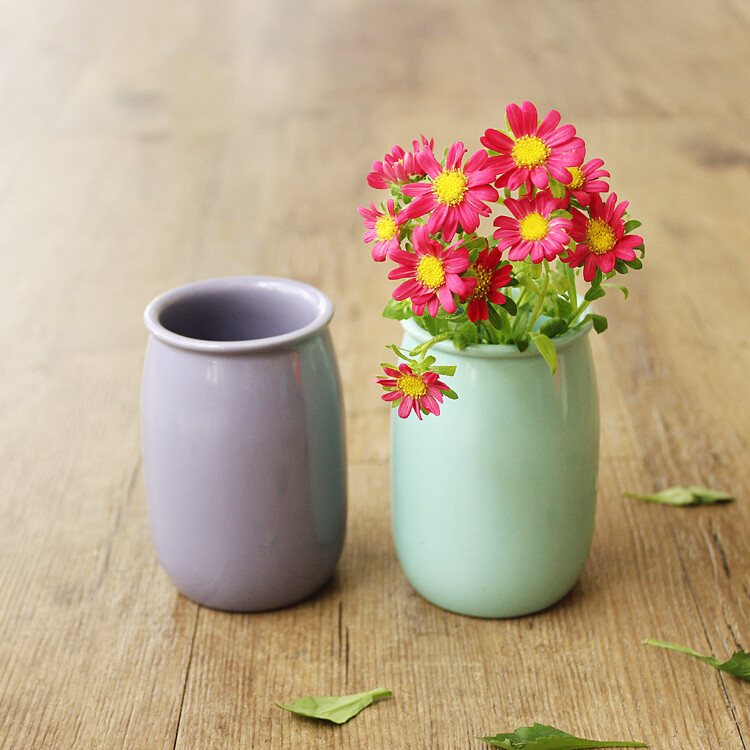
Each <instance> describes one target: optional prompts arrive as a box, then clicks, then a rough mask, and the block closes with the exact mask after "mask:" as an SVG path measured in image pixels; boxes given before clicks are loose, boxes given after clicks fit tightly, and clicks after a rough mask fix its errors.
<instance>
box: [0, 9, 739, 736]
mask: <svg viewBox="0 0 750 750" xmlns="http://www.w3.org/2000/svg"><path fill="white" fill-rule="evenodd" d="M748 49H750V4H748V3H747V2H745V0H704V1H703V2H699V1H698V0H660V1H659V2H658V3H656V2H653V0H629V1H628V2H625V1H624V0H622V1H620V0H611V1H610V2H606V3H605V2H597V1H596V0H558V2H554V3H553V2H544V1H543V0H531V1H529V2H524V3H511V2H508V0H466V2H464V3H460V4H459V3H449V2H445V1H443V0H412V2H402V3H396V2H392V1H391V0H385V1H381V2H372V1H370V0H316V2H307V3H302V2H292V1H291V0H213V1H209V0H160V1H159V2H145V1H143V0H137V1H136V0H133V1H131V2H120V3H117V2H101V1H95V0H68V1H67V2H65V3H50V2H46V1H45V0H24V1H23V2H20V0H18V1H16V2H12V0H6V2H3V3H1V4H0V101H1V102H2V106H1V107H0V277H1V278H2V280H3V282H2V284H3V293H2V297H1V303H0V304H2V315H1V316H0V346H2V369H1V375H0V414H2V424H3V430H2V433H1V434H0V467H1V468H0V507H1V514H0V746H1V747H3V748H14V749H18V748H55V749H58V750H59V749H65V748H138V749H140V748H144V749H145V748H173V747H176V748H186V749H191V750H193V749H197V748H232V749H233V750H234V749H237V748H293V747H294V748H297V747H300V748H363V749H364V748H368V749H369V748H395V749H397V750H402V749H406V748H415V749H416V748H419V749H422V748H472V747H474V748H479V747H485V746H484V745H482V744H481V743H479V742H478V741H477V740H475V739H473V737H474V735H482V734H485V735H486V734H495V733H497V732H501V731H511V730H512V729H514V728H515V727H517V726H521V725H527V724H531V723H533V722H535V721H539V722H542V723H547V724H552V725H555V726H557V727H559V728H561V729H564V730H566V731H569V732H572V733H575V734H580V735H583V736H587V737H597V738H603V739H608V738H609V739H636V740H642V741H645V742H647V743H648V744H649V746H650V747H653V748H674V749H675V750H677V749H680V750H683V749H684V748H691V749H692V750H695V749H697V748H705V749H707V750H708V749H710V750H740V748H747V747H748V746H750V710H749V707H750V685H748V683H746V682H742V681H740V680H737V679H735V678H732V677H729V676H726V675H724V676H722V675H721V674H719V673H718V672H716V671H715V670H714V669H712V668H711V667H708V666H706V665H704V664H702V663H700V662H698V661H697V660H694V659H690V658H688V657H686V656H680V655H677V654H672V653H668V652H666V651H661V650H657V649H654V648H648V647H646V646H644V645H642V644H641V640H642V639H644V638H647V637H654V638H661V639H665V640H671V641H676V642H678V643H681V644H685V645H687V646H691V647H693V648H695V649H697V650H699V651H701V652H702V653H706V654H714V655H715V656H717V657H718V658H719V659H722V660H723V659H725V658H727V657H728V656H729V655H730V654H731V653H732V651H733V650H735V649H736V648H738V647H739V646H743V647H744V648H750V623H749V622H748V620H749V619H750V618H749V615H750V551H749V550H748V531H749V530H750V509H749V508H750V505H749V502H750V479H749V472H748V448H749V447H750V419H749V417H750V392H749V390H748V387H747V382H748V371H749V370H750V338H748V330H749V328H750V315H749V314H748V306H749V305H750V293H749V292H748V286H749V285H750V261H749V260H748V258H750V222H749V221H748V216H750V203H749V202H748V195H750V171H749V169H748V167H749V165H750V146H749V145H748V143H749V141H748V137H749V136H750V52H748ZM523 99H530V100H532V101H534V102H535V103H536V104H537V105H538V106H539V109H540V110H543V111H544V112H546V111H548V110H549V109H551V108H553V107H554V108H557V109H559V110H561V112H562V114H563V118H564V120H565V121H567V122H573V123H574V124H575V125H576V127H577V129H578V131H579V133H580V134H581V135H583V136H584V137H585V138H586V140H587V144H588V153H589V155H590V156H595V155H599V156H601V157H602V158H604V159H605V160H606V163H607V166H608V168H609V169H610V171H611V172H612V174H613V180H612V185H613V188H614V189H615V190H616V192H617V193H618V195H619V196H620V197H621V198H622V199H627V200H629V201H630V202H631V208H632V211H633V213H634V214H635V215H636V216H638V217H639V218H640V219H641V220H642V221H643V224H644V226H643V232H642V233H643V234H644V236H645V237H646V240H647V246H648V255H647V259H646V267H645V269H644V270H643V271H642V272H640V273H637V274H632V275H630V276H629V277H628V279H627V280H628V281H629V282H630V283H629V286H630V292H631V293H630V298H629V299H628V300H627V301H625V300H623V299H622V297H621V296H620V295H619V294H618V295H615V294H610V295H608V296H607V297H606V298H605V300H603V302H602V304H601V305H600V311H601V312H603V313H604V314H606V315H608V316H609V318H610V330H609V331H607V333H605V334H604V335H602V336H600V337H597V338H596V339H595V341H594V347H595V358H596V364H597V370H598V375H599V383H600V395H601V405H602V451H603V456H602V461H601V471H600V496H599V511H598V522H597V529H596V534H595V539H594V544H593V549H592V552H591V558H590V560H589V562H588V564H587V566H586V568H585V571H584V574H583V576H582V578H581V581H580V583H579V584H578V585H577V586H576V588H575V589H574V590H573V592H572V593H571V594H570V595H569V596H568V597H567V598H566V599H565V600H564V601H563V602H562V603H561V604H559V605H558V606H555V607H553V608H552V609H550V610H548V611H546V612H544V613H542V614H539V615H536V616H532V617H525V618H520V619H514V620H500V621H485V620H477V619H471V618H466V617H461V616H457V615H453V614H449V613H447V612H444V611H442V610H440V609H437V608H436V607H433V606H432V605H430V604H428V603H427V602H425V601H424V600H422V599H421V598H420V597H419V596H418V595H416V594H415V593H414V592H413V590H412V589H411V587H410V586H409V584H408V583H407V581H406V580H405V578H404V576H403V574H402V573H401V570H400V568H399V565H398V563H397V560H396V557H395V553H394V548H393V543H392V539H391V535H390V518H389V488H388V482H389V480H388V462H389V455H388V453H389V447H388V446H389V443H388V429H389V427H388V420H389V409H388V407H387V406H386V405H385V404H383V403H382V402H381V401H380V399H379V397H378V396H379V394H378V392H377V389H376V387H375V386H374V385H372V383H371V379H372V378H373V377H374V376H375V375H376V374H377V369H378V368H377V363H378V362H379V361H381V359H383V358H384V352H385V349H384V348H383V347H384V345H385V344H387V343H389V342H391V341H393V340H395V338H396V337H397V336H398V327H397V325H396V324H394V323H393V322H390V321H386V320H383V319H381V318H380V311H381V309H382V305H383V304H384V303H385V301H386V299H387V297H388V295H389V294H390V291H391V288H392V282H389V281H388V280H387V279H386V278H385V273H384V272H383V270H382V267H380V266H376V265H375V264H374V263H372V261H371V259H370V249H369V247H367V246H365V245H364V244H363V243H362V241H361V233H362V224H361V220H360V217H359V215H358V214H357V206H358V205H360V204H363V203H366V202H368V201H370V200H372V199H375V197H376V194H375V192H374V191H372V190H371V189H369V188H368V187H367V185H366V184H365V180H364V177H365V174H366V172H367V171H368V169H369V166H370V163H371V162H372V161H373V160H374V159H380V158H382V156H383V154H384V153H386V151H388V150H389V149H390V147H391V145H392V144H394V143H399V144H402V145H405V146H407V145H408V144H409V143H410V142H411V140H412V139H413V138H415V137H418V136H419V134H420V133H425V134H426V135H427V136H429V137H434V138H435V140H436V143H437V144H439V148H441V149H442V148H443V147H444V146H447V145H448V144H449V143H451V142H452V141H453V140H457V139H461V140H464V141H466V143H467V146H468V147H469V148H471V149H474V148H477V147H478V145H479V144H478V138H479V135H481V133H483V132H484V130H485V128H487V127H498V126H500V127H501V126H502V124H503V117H504V108H505V105H506V104H507V103H508V102H512V101H515V102H520V101H522V100H523ZM248 273H250V274H274V275H281V276H292V277H295V278H298V279H301V280H303V281H306V282H309V283H312V284H315V285H317V286H319V287H320V288H322V289H323V290H325V291H326V292H327V293H328V294H329V295H330V296H331V297H332V298H333V300H334V302H335V304H336V308H337V312H336V316H335V319H334V323H333V328H332V330H333V334H334V339H335V344H336V347H337V353H338V358H339V363H340V367H341V371H342V376H343V381H344V387H345V396H346V403H347V412H348V414H347V426H348V444H349V455H350V465H349V476H350V520H349V526H348V537H347V544H346V548H345V552H344V556H343V558H342V560H341V563H340V565H339V567H338V570H337V573H336V574H335V577H334V579H333V580H332V582H331V583H330V584H329V585H328V586H327V587H326V588H325V589H324V590H323V591H322V592H321V593H320V594H319V595H318V596H316V597H314V598H313V599H311V600H309V601H306V602H304V603H303V604H300V605H299V606H297V607H294V608H291V609H288V610H284V611H279V612H272V613H267V614H256V615H232V614H226V613H221V612H215V611H211V610H208V609H205V608H201V607H198V606H197V605H195V604H193V603H192V602H190V601H188V600H187V599H185V598H183V597H182V596H180V595H178V594H177V592H176V591H175V589H174V588H173V587H172V585H171V584H170V582H169V581H168V580H167V578H166V576H165V574H164V573H163V572H162V570H161V569H160V567H159V565H158V563H157V562H156V560H155V558H154V555H153V552H152V547H151V541H150V536H149V528H148V521H147V516H146V503H145V493H144V487H143V477H142V472H141V460H140V438H139V414H138V399H139V383H140V371H141V366H142V361H143V353H144V348H145V342H146V333H145V328H144V327H143V325H142V321H141V315H142V311H143V308H144V307H145V305H146V303H147V302H148V301H149V300H150V299H151V298H152V297H154V296H155V295H156V294H158V293H160V292H162V291H164V290H166V289H168V288H170V287H173V286H175V285H178V284H181V283H185V282H188V281H191V280H195V279H200V278H207V277H212V276H220V275H227V274H248ZM673 484H704V485H708V486H711V487H716V488H720V489H725V490H728V491H730V492H732V493H733V494H734V495H735V496H736V498H737V502H735V503H734V504H731V505H725V506H720V507H718V506H717V507H708V508H687V509H681V508H664V507H660V506H654V505H647V504H642V503H639V502H637V501H635V500H630V499H626V498H624V497H623V493H624V492H626V491H644V492H647V491H652V490H657V489H662V488H664V487H667V486H670V485H673ZM379 685H382V686H385V687H388V688H390V689H391V690H392V691H393V697H392V698H391V699H388V700H385V701H382V702H379V703H378V704H376V706H374V707H372V708H370V709H368V710H366V711H365V712H364V713H362V714H361V715H360V716H359V717H357V718H356V719H354V720H353V721H351V722H350V723H349V724H346V725H344V726H342V727H335V726H332V725H322V724H318V723H314V722H311V721H305V720H302V719H299V718H297V717H295V716H292V715H291V714H288V713H285V712H282V711H280V710H279V709H278V708H276V707H274V701H280V702H284V701H288V700H291V699H292V698H295V697H298V696H302V695H310V694H313V695H315V694H318V695H320V694H323V695H326V694H334V695H335V694H342V693H349V692H356V691H360V690H365V689H369V688H372V687H375V686H379Z"/></svg>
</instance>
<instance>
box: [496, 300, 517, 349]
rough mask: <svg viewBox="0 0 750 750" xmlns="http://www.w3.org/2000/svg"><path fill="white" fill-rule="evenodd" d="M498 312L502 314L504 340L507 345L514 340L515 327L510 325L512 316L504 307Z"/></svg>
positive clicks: (499, 308)
mask: <svg viewBox="0 0 750 750" xmlns="http://www.w3.org/2000/svg"><path fill="white" fill-rule="evenodd" d="M497 310H498V313H499V314H500V319H501V320H502V321H503V340H504V342H505V343H507V342H508V341H510V340H511V339H512V338H513V326H512V325H511V324H510V316H509V315H508V313H507V312H506V311H505V310H504V309H503V308H502V307H498V308H497Z"/></svg>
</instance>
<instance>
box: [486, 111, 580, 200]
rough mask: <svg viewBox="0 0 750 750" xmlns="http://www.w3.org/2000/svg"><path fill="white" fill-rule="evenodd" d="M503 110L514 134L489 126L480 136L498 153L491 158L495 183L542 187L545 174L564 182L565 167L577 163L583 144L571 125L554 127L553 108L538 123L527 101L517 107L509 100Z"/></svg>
mask: <svg viewBox="0 0 750 750" xmlns="http://www.w3.org/2000/svg"><path fill="white" fill-rule="evenodd" d="M505 112H506V115H507V117H508V125H509V126H510V130H511V132H512V133H513V136H514V137H513V138H511V137H510V136H509V135H507V134H506V133H502V132H501V131H499V130H495V129H493V128H490V129H488V130H486V131H485V133H484V136H483V137H482V138H480V141H481V143H482V145H483V146H485V147H486V148H488V149H489V150H490V151H495V152H497V154H498V155H497V156H495V157H493V158H492V162H493V163H494V164H495V166H496V167H497V171H498V172H499V173H500V174H499V177H498V178H497V181H496V182H495V186H496V187H507V188H508V189H509V190H517V189H518V188H519V187H521V185H524V184H525V185H526V190H527V191H528V192H531V188H532V185H533V186H534V187H537V188H539V189H540V190H543V189H544V188H546V187H547V185H548V184H549V175H552V176H553V177H554V178H555V179H556V180H557V181H558V182H563V183H565V184H566V185H567V184H568V183H569V182H570V172H568V167H578V166H580V165H581V164H582V163H583V157H584V153H585V144H584V142H583V140H582V139H581V138H577V137H576V130H575V128H574V127H573V126H572V125H562V126H561V127H558V125H559V124H560V113H559V112H558V111H557V110H555V109H553V110H552V111H551V112H550V113H549V114H548V115H547V116H546V117H545V118H544V120H542V122H541V123H540V122H539V120H538V119H537V111H536V107H535V106H534V105H533V104H532V103H531V102H524V103H523V104H522V105H521V106H520V107H519V106H518V105H517V104H509V105H508V107H507V108H506V110H505Z"/></svg>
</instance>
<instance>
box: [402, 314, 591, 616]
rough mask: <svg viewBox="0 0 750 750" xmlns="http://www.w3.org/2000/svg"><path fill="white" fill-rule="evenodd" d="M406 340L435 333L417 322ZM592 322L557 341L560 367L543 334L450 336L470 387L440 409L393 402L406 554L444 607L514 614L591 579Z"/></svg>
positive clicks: (450, 361)
mask: <svg viewBox="0 0 750 750" xmlns="http://www.w3.org/2000/svg"><path fill="white" fill-rule="evenodd" d="M403 326H404V339H403V342H402V346H403V347H404V348H405V349H411V348H412V347H414V346H415V345H416V344H418V343H419V342H420V341H423V340H425V339H426V338H427V337H428V336H427V334H426V333H425V332H424V331H423V330H422V329H421V328H420V327H419V326H418V325H417V324H416V323H415V322H414V321H413V320H409V321H405V322H404V324H403ZM589 330H590V325H589V326H587V327H584V328H582V329H581V330H579V331H575V332H572V333H568V334H564V335H563V336H561V337H559V338H557V339H554V342H555V347H556V350H557V357H558V366H557V371H556V373H555V375H552V374H551V372H550V368H549V366H548V364H547V363H546V361H545V360H544V359H543V358H542V356H541V355H540V354H539V352H538V351H537V349H536V348H535V347H534V346H533V345H532V346H531V347H529V349H528V350H527V351H525V352H523V353H521V352H519V351H518V350H517V349H516V347H514V346H504V345H488V344H485V345H478V346H472V347H468V348H466V349H464V350H463V351H456V350H455V349H454V347H453V345H452V344H451V343H450V342H442V343H440V344H437V345H436V346H434V347H433V348H432V349H431V350H430V353H431V354H432V355H433V356H435V357H436V358H437V362H436V364H438V365H456V366H457V370H456V374H455V375H454V376H453V377H446V378H444V380H445V382H446V383H447V384H448V385H449V386H450V387H451V388H452V389H453V390H454V391H456V393H458V396H459V398H458V400H457V401H452V400H448V399H446V400H445V401H444V403H443V405H442V408H441V414H440V416H438V417H436V416H434V415H427V416H424V418H423V419H422V420H421V421H420V420H419V419H417V418H416V415H411V416H410V417H409V418H408V419H400V418H399V417H398V416H397V414H396V410H395V409H394V410H393V414H392V425H391V426H392V429H391V509H392V523H393V534H394V541H395V545H396V551H397V554H398V558H399V561H400V563H401V566H402V568H403V570H404V573H405V574H406V577H407V578H408V579H409V581H410V583H411V584H412V586H413V587H414V588H415V589H416V590H417V591H418V592H419V593H420V594H421V595H422V596H423V597H425V598H426V599H427V600H429V601H431V602H432V603H433V604H436V605H438V606H440V607H443V608H445V609H448V610H451V611H453V612H458V613H461V614H465V615H473V616H476V617H494V618H499V617H515V616H520V615H525V614H530V613H532V612H536V611H539V610H542V609H545V608H546V607H549V606H550V605H552V604H554V603H555V602H557V601H558V600H559V599H561V598H562V597H563V596H565V594H566V593H567V592H568V591H569V590H570V589H571V588H572V587H573V586H574V584H575V583H576V581H577V580H578V578H579V576H580V574H581V571H582V569H583V566H584V564H585V562H586V559H587V557H588V554H589V549H590V546H591V539H592V535H593V530H594V516H595V510H596V493H597V474H598V464H599V401H598V393H597V385H596V373H595V370H594V364H593V359H592V356H591V348H590V344H589V340H588V333H589Z"/></svg>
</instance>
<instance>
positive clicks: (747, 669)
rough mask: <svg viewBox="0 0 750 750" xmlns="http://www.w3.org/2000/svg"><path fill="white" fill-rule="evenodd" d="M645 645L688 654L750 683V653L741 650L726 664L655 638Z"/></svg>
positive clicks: (649, 639) (648, 640) (647, 641)
mask: <svg viewBox="0 0 750 750" xmlns="http://www.w3.org/2000/svg"><path fill="white" fill-rule="evenodd" d="M643 643H644V644H645V645H646V646H658V647H659V648H667V649H669V650H670V651H679V652H680V653H681V654H687V655H688V656H694V657H695V658H696V659H700V660H701V661H704V662H706V664H710V665H711V666H712V667H715V668H716V669H719V670H721V671H722V672H727V673H728V674H731V675H734V676H735V677H739V678H740V679H741V680H748V681H749V682H750V653H748V652H747V651H743V650H742V649H740V650H739V651H735V652H734V653H733V654H732V656H731V657H730V658H729V659H727V661H725V662H720V661H719V660H718V659H714V657H713V656H704V655H703V654H699V653H698V652H697V651H693V649H692V648H687V646H679V645H678V644H676V643H668V642H667V641H656V640H654V639H653V638H646V640H645V641H643Z"/></svg>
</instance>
